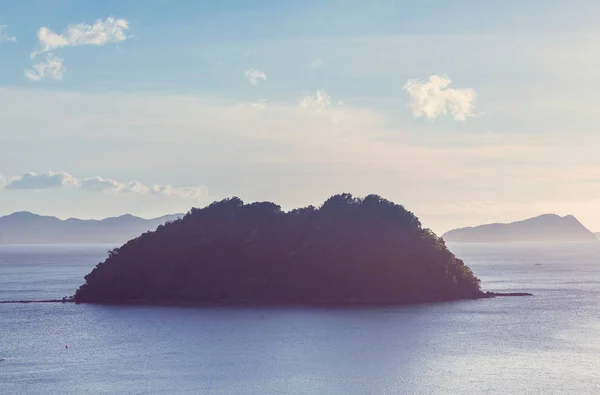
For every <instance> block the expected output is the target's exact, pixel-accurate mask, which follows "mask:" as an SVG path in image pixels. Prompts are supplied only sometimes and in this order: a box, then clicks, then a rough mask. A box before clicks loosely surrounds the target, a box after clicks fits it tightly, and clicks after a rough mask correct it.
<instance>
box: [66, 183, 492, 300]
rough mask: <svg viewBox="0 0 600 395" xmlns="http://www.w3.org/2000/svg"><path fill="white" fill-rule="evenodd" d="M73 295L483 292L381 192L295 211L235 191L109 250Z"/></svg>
mask: <svg viewBox="0 0 600 395" xmlns="http://www.w3.org/2000/svg"><path fill="white" fill-rule="evenodd" d="M85 280H86V282H85V284H83V285H82V286H81V287H80V288H79V289H78V290H77V292H76V293H75V295H74V300H75V301H76V302H82V303H119V304H133V303H147V304H301V305H314V304H378V303H383V304H409V303H421V302H438V301H449V300H457V299H471V298H480V297H485V296H486V294H485V293H483V292H482V291H481V290H480V287H479V279H478V278H477V277H475V276H474V275H473V273H472V272H471V270H470V269H469V268H468V267H467V266H466V265H465V264H464V263H463V261H462V260H460V259H458V258H456V257H455V256H454V255H453V254H452V253H451V252H450V251H449V250H448V249H447V248H446V245H445V244H444V241H443V240H442V239H441V238H440V237H437V236H436V235H435V234H434V233H433V232H432V231H431V230H429V229H426V228H423V227H422V226H421V223H420V222H419V220H418V219H417V217H416V216H415V215H414V214H413V213H411V212H410V211H407V210H406V209H404V207H403V206H401V205H398V204H394V203H393V202H391V201H388V200H386V199H383V198H381V197H379V196H377V195H369V196H367V197H365V198H356V197H353V196H352V195H350V194H340V195H335V196H332V197H331V198H329V199H328V200H327V201H325V203H323V205H322V206H320V207H319V208H316V207H313V206H309V207H305V208H300V209H295V210H292V211H289V212H284V211H282V210H281V208H280V206H278V205H276V204H274V203H269V202H258V203H251V204H244V203H243V202H242V201H241V200H240V199H238V198H235V197H234V198H230V199H225V200H222V201H220V202H215V203H212V204H211V205H209V206H207V207H205V208H201V209H197V208H194V209H192V210H191V211H190V212H189V213H188V214H186V215H185V216H184V217H183V218H180V219H178V220H175V221H172V222H169V223H167V224H165V225H161V226H159V227H158V228H157V229H156V230H155V231H152V232H146V233H144V234H142V235H141V236H139V237H137V238H135V239H133V240H131V241H129V242H127V243H126V244H124V245H123V246H121V247H119V248H116V249H114V250H112V251H110V252H109V254H108V257H107V259H106V260H105V261H104V262H102V263H99V264H98V265H97V266H96V268H94V270H92V272H91V273H89V274H88V275H87V276H86V277H85Z"/></svg>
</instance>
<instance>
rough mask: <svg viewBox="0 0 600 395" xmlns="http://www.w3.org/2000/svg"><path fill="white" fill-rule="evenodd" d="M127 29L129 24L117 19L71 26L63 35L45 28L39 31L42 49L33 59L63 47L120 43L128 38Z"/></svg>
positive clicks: (35, 53)
mask: <svg viewBox="0 0 600 395" xmlns="http://www.w3.org/2000/svg"><path fill="white" fill-rule="evenodd" d="M127 29H129V22H128V21H127V20H125V19H117V18H115V17H108V18H106V19H104V20H102V19H98V20H96V22H95V23H94V24H93V25H88V24H86V23H78V24H75V25H69V26H68V27H67V28H66V29H65V30H64V31H63V32H62V33H61V34H58V33H55V32H54V31H52V30H51V29H49V28H47V27H45V26H43V27H41V28H40V29H39V30H38V40H39V44H40V49H38V50H37V51H35V52H33V53H32V54H31V57H32V58H34V57H35V56H37V55H39V54H42V53H44V52H49V51H52V50H54V49H57V48H62V47H69V46H79V45H105V44H108V43H118V42H121V41H124V40H126V39H127V38H128V36H127V35H126V30H127Z"/></svg>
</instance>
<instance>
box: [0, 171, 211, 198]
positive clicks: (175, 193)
mask: <svg viewBox="0 0 600 395" xmlns="http://www.w3.org/2000/svg"><path fill="white" fill-rule="evenodd" d="M60 188H70V189H80V190H82V191H87V192H91V193H117V194H125V193H127V194H140V195H149V194H151V195H156V196H166V197H177V198H180V199H201V198H203V197H206V196H207V195H208V189H207V188H206V187H204V186H197V187H173V186H171V185H160V184H154V185H152V186H147V185H145V184H143V183H141V182H139V181H131V182H128V183H122V182H119V181H115V180H111V179H107V178H103V177H99V176H96V177H91V178H82V179H78V178H76V177H75V176H73V175H71V174H69V173H67V172H64V171H59V172H55V171H48V172H46V173H41V174H37V173H33V172H29V173H24V174H23V175H21V176H14V177H11V178H9V179H8V180H7V181H6V184H5V185H4V189H6V190H7V191H16V190H36V191H40V190H48V189H60Z"/></svg>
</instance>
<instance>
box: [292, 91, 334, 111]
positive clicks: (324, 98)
mask: <svg viewBox="0 0 600 395" xmlns="http://www.w3.org/2000/svg"><path fill="white" fill-rule="evenodd" d="M300 107H302V108H309V109H313V110H315V111H316V112H322V111H324V110H327V109H328V108H331V96H329V94H328V93H327V91H325V90H318V91H317V93H316V95H315V96H305V97H304V98H303V99H302V100H301V101H300Z"/></svg>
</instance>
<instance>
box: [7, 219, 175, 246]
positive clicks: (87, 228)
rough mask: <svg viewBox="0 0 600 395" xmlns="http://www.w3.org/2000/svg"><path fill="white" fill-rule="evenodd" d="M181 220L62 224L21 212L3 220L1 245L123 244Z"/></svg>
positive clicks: (61, 221)
mask: <svg viewBox="0 0 600 395" xmlns="http://www.w3.org/2000/svg"><path fill="white" fill-rule="evenodd" d="M182 216H183V214H173V215H165V216H163V217H159V218H153V219H144V218H139V217H135V216H133V215H129V214H126V215H122V216H120V217H115V218H106V219H102V220H82V219H76V218H70V219H66V220H61V219H59V218H56V217H47V216H41V215H37V214H33V213H30V212H26V211H25V212H18V213H13V214H10V215H7V216H4V217H0V244H92V243H95V244H122V243H124V242H126V241H128V240H130V239H132V238H134V237H137V236H139V235H140V234H142V233H144V232H146V231H148V230H154V229H156V228H157V227H158V226H159V225H161V224H164V223H165V222H167V221H172V220H175V219H177V218H180V217H182Z"/></svg>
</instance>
